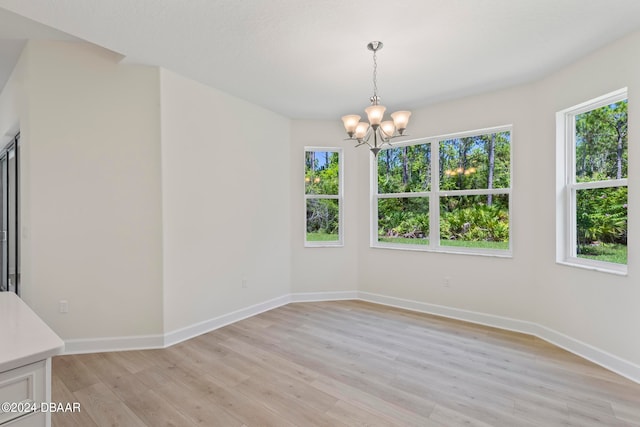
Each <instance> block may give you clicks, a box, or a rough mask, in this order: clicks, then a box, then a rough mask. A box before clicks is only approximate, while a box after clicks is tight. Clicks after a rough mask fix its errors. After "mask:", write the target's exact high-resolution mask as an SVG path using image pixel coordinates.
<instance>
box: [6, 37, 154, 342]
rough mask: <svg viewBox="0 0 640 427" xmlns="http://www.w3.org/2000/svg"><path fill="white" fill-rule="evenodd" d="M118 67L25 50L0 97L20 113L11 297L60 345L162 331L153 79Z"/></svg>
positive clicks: (111, 60) (71, 46) (82, 54)
mask: <svg viewBox="0 0 640 427" xmlns="http://www.w3.org/2000/svg"><path fill="white" fill-rule="evenodd" d="M119 59H120V58H119V57H118V56H117V55H114V54H113V53H111V52H108V51H105V50H104V49H100V48H97V47H95V46H93V45H90V44H84V43H62V42H30V43H29V44H28V46H27V47H26V49H25V50H24V52H23V54H22V59H21V68H20V70H19V73H20V76H16V77H17V78H16V80H15V81H12V82H11V83H10V84H16V85H18V86H21V85H22V89H23V90H22V94H21V95H18V93H20V92H21V91H20V90H16V88H14V89H11V88H10V89H9V92H7V93H14V96H18V97H19V98H20V99H19V100H17V101H16V105H18V104H21V103H23V104H24V109H22V111H20V112H19V116H20V128H21V136H22V137H21V155H22V162H21V166H22V170H21V177H22V178H23V179H22V183H21V184H22V185H21V198H22V199H21V208H22V215H21V218H22V230H23V232H22V237H23V238H22V248H21V255H22V260H23V264H22V296H23V298H24V299H25V301H26V302H27V303H28V304H29V305H30V306H31V307H32V308H33V309H34V310H35V311H36V312H37V313H38V314H39V315H40V316H41V317H42V318H43V319H44V320H45V321H46V322H47V323H48V324H49V325H50V326H51V327H52V328H53V329H54V330H55V331H56V332H57V333H58V334H59V335H60V336H61V337H62V338H63V339H65V340H69V339H83V338H99V337H120V336H127V335H132V334H138V335H144V334H156V333H159V332H161V330H162V311H161V309H162V305H161V292H162V266H161V261H162V259H161V249H160V242H161V198H160V196H161V195H160V144H159V108H158V104H159V92H158V71H157V70H156V69H153V68H149V67H141V66H122V65H120V64H118V61H119ZM17 89H19V88H17ZM63 299H64V300H67V301H68V303H69V313H67V314H60V313H58V301H59V300H63Z"/></svg>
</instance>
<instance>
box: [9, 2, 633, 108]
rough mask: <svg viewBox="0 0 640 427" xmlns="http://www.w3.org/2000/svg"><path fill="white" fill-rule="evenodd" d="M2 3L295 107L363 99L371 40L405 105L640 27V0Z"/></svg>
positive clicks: (528, 73)
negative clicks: (377, 43) (379, 44)
mask: <svg viewBox="0 0 640 427" xmlns="http://www.w3.org/2000/svg"><path fill="white" fill-rule="evenodd" d="M2 7H4V8H6V9H8V10H10V11H12V12H15V13H17V14H20V15H22V16H25V17H27V18H30V19H32V20H34V21H36V22H39V23H42V24H45V25H47V26H50V27H53V28H55V29H58V30H60V31H62V32H64V33H67V34H71V35H73V36H75V37H77V38H79V39H84V40H87V41H89V42H91V43H95V44H97V45H99V46H103V47H105V48H107V49H110V50H112V51H115V52H118V53H120V54H122V55H124V56H125V57H126V58H125V61H127V62H131V63H143V64H152V65H159V66H162V67H165V68H167V69H170V70H173V71H175V72H177V73H179V74H182V75H184V76H187V77H190V78H193V79H195V80H198V81H200V82H203V83H205V84H208V85H211V86H214V87H216V88H218V89H221V90H223V91H226V92H228V93H231V94H233V95H236V96H238V97H240V98H243V99H246V100H248V101H251V102H253V103H256V104H258V105H262V106H264V107H266V108H269V109H271V110H273V111H276V112H279V113H281V114H284V115H286V116H289V117H293V118H337V117H339V116H340V115H342V114H346V113H358V112H360V111H362V110H363V108H364V107H366V106H367V105H368V98H369V96H371V93H372V82H371V73H372V58H371V52H369V51H368V50H367V49H366V45H367V43H368V42H369V41H371V40H381V41H383V42H384V45H385V46H384V49H382V50H381V51H380V52H379V54H378V87H379V95H380V96H381V97H382V103H383V104H385V105H387V106H388V107H389V108H390V109H397V108H415V107H417V106H422V105H426V104H429V103H433V102H436V101H440V100H445V99H451V98H455V97H460V96H464V95H468V94H472V93H479V92H482V91H486V90H491V89H496V88H500V87H505V86H509V85H513V84H517V83H521V82H525V81H530V80H532V79H536V78H539V77H541V76H543V75H545V74H546V73H548V72H550V71H551V70H553V69H555V68H558V67H560V66H562V65H564V64H567V63H570V62H571V61H573V60H575V59H577V58H579V57H580V56H583V55H584V54H586V53H588V52H590V51H592V50H595V49H596V48H598V47H600V46H603V45H605V44H607V43H608V42H610V41H612V40H615V39H617V38H619V37H621V36H623V35H625V34H627V33H629V32H631V31H634V30H636V29H640V1H638V0H397V1H396V2H389V1H381V0H351V1H349V0H315V1H304V0H190V1H176V0H135V1H134V0H109V1H104V0H55V1H54V0H29V1H24V0H0V8H2ZM0 12H2V10H1V9H0ZM0 16H1V14H0ZM1 37H2V33H1V32H0V56H3V55H4V54H3V53H2V50H1V46H2V39H1ZM2 84H3V83H2V82H1V81H0V85H2Z"/></svg>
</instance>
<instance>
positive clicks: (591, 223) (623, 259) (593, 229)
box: [575, 100, 628, 264]
mask: <svg viewBox="0 0 640 427" xmlns="http://www.w3.org/2000/svg"><path fill="white" fill-rule="evenodd" d="M575 124H576V137H575V144H576V147H575V150H576V152H575V153H576V154H575V160H576V164H575V169H576V182H578V183H581V182H602V181H605V182H606V181H609V180H619V179H624V178H627V160H628V151H627V148H628V141H627V101H626V100H623V101H620V102H617V103H614V104H610V105H605V106H603V107H600V108H597V109H594V110H591V111H588V112H585V113H582V114H579V115H576V117H575ZM627 206H628V205H627V187H626V186H614V187H606V188H588V189H581V190H577V191H576V240H577V242H576V243H577V249H576V252H577V253H576V255H577V256H578V257H579V258H590V259H596V260H600V261H606V262H613V263H618V264H626V263H627Z"/></svg>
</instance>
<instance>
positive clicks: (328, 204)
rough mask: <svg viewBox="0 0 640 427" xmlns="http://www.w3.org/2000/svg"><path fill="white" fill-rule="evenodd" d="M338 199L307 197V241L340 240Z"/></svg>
mask: <svg viewBox="0 0 640 427" xmlns="http://www.w3.org/2000/svg"><path fill="white" fill-rule="evenodd" d="M339 227H340V202H339V200H338V199H307V241H308V242H312V241H323V242H333V241H339V240H340V235H339Z"/></svg>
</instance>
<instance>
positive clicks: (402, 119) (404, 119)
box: [391, 111, 411, 135]
mask: <svg viewBox="0 0 640 427" xmlns="http://www.w3.org/2000/svg"><path fill="white" fill-rule="evenodd" d="M409 117H411V111H396V112H395V113H391V118H392V119H393V124H395V125H396V129H398V133H399V134H400V135H402V134H403V133H404V130H405V129H406V128H407V125H408V124H409Z"/></svg>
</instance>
